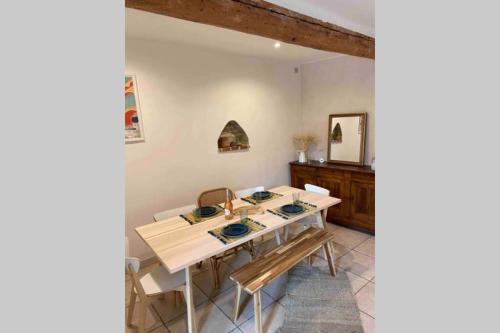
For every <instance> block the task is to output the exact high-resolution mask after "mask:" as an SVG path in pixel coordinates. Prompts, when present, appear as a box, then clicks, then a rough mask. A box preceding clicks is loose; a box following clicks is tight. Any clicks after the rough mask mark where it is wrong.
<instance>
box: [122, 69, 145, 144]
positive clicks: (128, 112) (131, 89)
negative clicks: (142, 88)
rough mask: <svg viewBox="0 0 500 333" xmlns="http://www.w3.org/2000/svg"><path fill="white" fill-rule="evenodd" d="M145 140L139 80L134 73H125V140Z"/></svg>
mask: <svg viewBox="0 0 500 333" xmlns="http://www.w3.org/2000/svg"><path fill="white" fill-rule="evenodd" d="M143 140H144V129H143V127H142V116H141V109H140V108H139V98H138V95H137V81H136V79H135V76H133V75H125V142H126V143H128V142H137V141H143Z"/></svg>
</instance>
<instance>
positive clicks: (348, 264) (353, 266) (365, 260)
mask: <svg viewBox="0 0 500 333" xmlns="http://www.w3.org/2000/svg"><path fill="white" fill-rule="evenodd" d="M335 263H336V265H337V266H339V267H340V268H342V269H343V270H345V271H348V272H351V273H354V274H356V275H359V276H361V277H363V278H365V279H367V280H371V279H373V277H374V276H375V258H373V257H369V256H366V255H364V254H361V253H359V252H356V251H351V252H348V253H346V254H344V255H343V256H342V257H340V258H339V259H337V260H336V261H335Z"/></svg>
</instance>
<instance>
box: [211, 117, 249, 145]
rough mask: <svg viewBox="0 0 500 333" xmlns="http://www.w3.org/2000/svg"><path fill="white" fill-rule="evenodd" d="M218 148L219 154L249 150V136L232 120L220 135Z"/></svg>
mask: <svg viewBox="0 0 500 333" xmlns="http://www.w3.org/2000/svg"><path fill="white" fill-rule="evenodd" d="M217 146H218V147H219V152H226V151H234V150H248V148H250V144H249V142H248V136H247V134H246V133H245V131H244V130H243V128H241V126H240V125H239V124H238V123H237V122H235V121H234V120H231V121H230V122H228V123H227V124H226V126H224V129H223V130H222V132H221V134H220V135H219V140H217Z"/></svg>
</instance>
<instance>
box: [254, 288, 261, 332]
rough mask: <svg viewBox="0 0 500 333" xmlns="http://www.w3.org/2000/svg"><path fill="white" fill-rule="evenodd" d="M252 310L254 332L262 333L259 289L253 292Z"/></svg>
mask: <svg viewBox="0 0 500 333" xmlns="http://www.w3.org/2000/svg"><path fill="white" fill-rule="evenodd" d="M253 310H254V312H255V333H262V319H261V314H262V312H261V306H260V290H259V291H257V292H256V293H255V294H253Z"/></svg>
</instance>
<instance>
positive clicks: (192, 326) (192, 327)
mask: <svg viewBox="0 0 500 333" xmlns="http://www.w3.org/2000/svg"><path fill="white" fill-rule="evenodd" d="M185 271H186V306H187V323H188V332H189V333H196V331H197V329H196V314H195V311H194V301H193V279H192V276H191V269H190V267H189V266H188V267H186V268H185Z"/></svg>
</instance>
